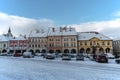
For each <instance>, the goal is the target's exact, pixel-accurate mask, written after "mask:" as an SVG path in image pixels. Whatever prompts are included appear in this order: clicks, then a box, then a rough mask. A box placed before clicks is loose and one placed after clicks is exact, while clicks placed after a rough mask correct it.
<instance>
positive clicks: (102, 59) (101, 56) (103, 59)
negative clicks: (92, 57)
mask: <svg viewBox="0 0 120 80" xmlns="http://www.w3.org/2000/svg"><path fill="white" fill-rule="evenodd" d="M96 61H97V62H105V63H108V58H107V57H106V55H105V54H98V55H97V57H96Z"/></svg>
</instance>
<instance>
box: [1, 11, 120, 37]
mask: <svg viewBox="0 0 120 80" xmlns="http://www.w3.org/2000/svg"><path fill="white" fill-rule="evenodd" d="M9 26H10V27H11V29H12V33H13V34H14V35H18V34H27V35H29V33H30V32H31V31H32V30H34V29H43V28H44V29H45V28H48V27H53V26H55V25H54V21H53V20H51V19H31V18H25V17H20V16H15V15H9V14H6V13H2V12H0V34H3V33H7V30H8V28H9ZM69 26H72V27H75V28H76V31H77V32H85V31H98V32H100V33H103V34H105V35H107V36H109V37H113V38H116V37H120V36H119V35H120V18H119V17H118V18H116V19H111V20H106V21H92V22H85V23H81V24H70V25H69Z"/></svg>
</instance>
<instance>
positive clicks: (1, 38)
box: [0, 35, 13, 41]
mask: <svg viewBox="0 0 120 80" xmlns="http://www.w3.org/2000/svg"><path fill="white" fill-rule="evenodd" d="M10 39H13V37H8V36H5V35H0V41H9V40H10Z"/></svg>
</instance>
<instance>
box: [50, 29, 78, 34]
mask: <svg viewBox="0 0 120 80" xmlns="http://www.w3.org/2000/svg"><path fill="white" fill-rule="evenodd" d="M66 35H77V32H76V30H75V28H72V27H69V28H68V27H58V28H50V29H49V32H48V36H66Z"/></svg>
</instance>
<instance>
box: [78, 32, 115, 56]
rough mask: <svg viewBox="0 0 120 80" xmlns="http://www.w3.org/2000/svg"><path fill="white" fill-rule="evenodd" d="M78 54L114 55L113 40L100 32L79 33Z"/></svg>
mask: <svg viewBox="0 0 120 80" xmlns="http://www.w3.org/2000/svg"><path fill="white" fill-rule="evenodd" d="M78 52H79V53H87V54H90V53H92V54H97V53H113V47H112V39H110V38H109V37H107V36H105V35H103V34H100V33H98V32H78Z"/></svg>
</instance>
